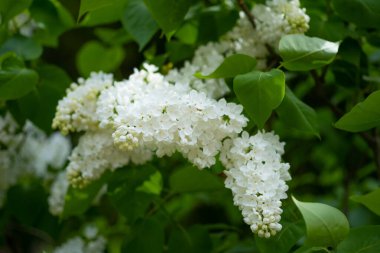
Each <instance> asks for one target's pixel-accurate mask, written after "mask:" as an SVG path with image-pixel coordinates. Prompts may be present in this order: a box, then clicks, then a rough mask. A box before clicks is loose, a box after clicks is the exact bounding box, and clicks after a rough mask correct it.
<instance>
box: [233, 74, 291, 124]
mask: <svg viewBox="0 0 380 253" xmlns="http://www.w3.org/2000/svg"><path fill="white" fill-rule="evenodd" d="M233 85H234V91H235V93H236V96H237V97H238V99H239V101H240V103H241V104H242V105H243V106H244V109H245V110H246V111H247V113H248V115H249V116H250V117H251V118H252V120H253V121H254V123H255V124H257V125H258V126H259V128H263V127H264V124H265V122H266V121H267V120H268V118H269V117H270V115H271V113H272V111H273V110H274V109H276V108H277V107H278V106H279V105H280V104H281V102H282V99H283V98H284V95H285V75H284V73H283V72H282V71H281V70H278V69H272V70H271V71H269V72H261V71H253V72H250V73H247V74H244V75H238V76H236V77H235V79H234V84H233Z"/></svg>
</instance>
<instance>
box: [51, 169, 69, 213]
mask: <svg viewBox="0 0 380 253" xmlns="http://www.w3.org/2000/svg"><path fill="white" fill-rule="evenodd" d="M68 188H69V182H68V181H67V175H66V172H65V171H63V172H61V173H59V174H58V175H57V176H56V177H55V180H54V182H53V184H52V185H51V188H50V195H49V198H48V204H49V211H50V213H51V214H53V215H56V216H58V215H60V214H61V213H62V212H63V208H64V205H65V196H66V193H67V190H68Z"/></svg>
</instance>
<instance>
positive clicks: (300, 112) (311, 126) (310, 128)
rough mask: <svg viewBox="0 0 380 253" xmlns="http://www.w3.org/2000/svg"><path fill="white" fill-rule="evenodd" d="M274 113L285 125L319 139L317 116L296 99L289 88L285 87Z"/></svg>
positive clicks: (312, 110) (311, 109)
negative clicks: (282, 98)
mask: <svg viewBox="0 0 380 253" xmlns="http://www.w3.org/2000/svg"><path fill="white" fill-rule="evenodd" d="M276 112H277V114H278V115H279V116H280V119H281V121H282V122H284V124H285V125H287V126H289V127H291V128H293V129H296V130H297V131H300V132H303V133H307V134H313V135H315V136H317V137H318V138H319V130H318V118H317V114H316V113H315V111H314V109H313V108H311V107H310V106H308V105H307V104H305V103H304V102H302V101H301V100H300V99H298V98H297V97H296V96H295V95H294V94H293V92H292V91H291V89H289V87H286V92H285V97H284V100H283V101H282V103H281V105H280V106H279V107H278V108H277V109H276Z"/></svg>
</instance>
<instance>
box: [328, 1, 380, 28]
mask: <svg viewBox="0 0 380 253" xmlns="http://www.w3.org/2000/svg"><path fill="white" fill-rule="evenodd" d="M332 3H333V7H334V10H335V12H336V13H337V14H338V15H339V16H340V17H341V18H343V19H344V20H347V21H350V22H353V23H355V24H356V25H358V26H360V27H370V28H379V23H380V15H379V13H380V2H379V1H378V0H350V1H347V0H333V1H332Z"/></svg>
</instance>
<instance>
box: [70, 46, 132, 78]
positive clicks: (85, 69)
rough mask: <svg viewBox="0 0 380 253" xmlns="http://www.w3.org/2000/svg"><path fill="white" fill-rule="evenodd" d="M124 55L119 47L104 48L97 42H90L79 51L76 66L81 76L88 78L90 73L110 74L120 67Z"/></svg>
mask: <svg viewBox="0 0 380 253" xmlns="http://www.w3.org/2000/svg"><path fill="white" fill-rule="evenodd" d="M124 55H125V53H124V50H123V48H122V47H120V46H113V47H105V46H103V45H102V44H101V43H99V42H97V41H90V42H87V43H86V44H85V45H84V46H83V47H82V48H81V49H80V51H79V53H78V55H77V66H78V69H79V72H80V73H81V75H83V76H88V75H89V74H90V73H91V72H92V71H100V70H102V71H105V72H112V71H114V70H116V69H117V68H118V67H119V66H120V64H121V62H122V61H123V59H124ZM99 59H101V60H99Z"/></svg>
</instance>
